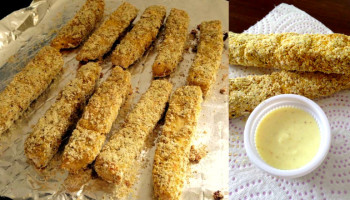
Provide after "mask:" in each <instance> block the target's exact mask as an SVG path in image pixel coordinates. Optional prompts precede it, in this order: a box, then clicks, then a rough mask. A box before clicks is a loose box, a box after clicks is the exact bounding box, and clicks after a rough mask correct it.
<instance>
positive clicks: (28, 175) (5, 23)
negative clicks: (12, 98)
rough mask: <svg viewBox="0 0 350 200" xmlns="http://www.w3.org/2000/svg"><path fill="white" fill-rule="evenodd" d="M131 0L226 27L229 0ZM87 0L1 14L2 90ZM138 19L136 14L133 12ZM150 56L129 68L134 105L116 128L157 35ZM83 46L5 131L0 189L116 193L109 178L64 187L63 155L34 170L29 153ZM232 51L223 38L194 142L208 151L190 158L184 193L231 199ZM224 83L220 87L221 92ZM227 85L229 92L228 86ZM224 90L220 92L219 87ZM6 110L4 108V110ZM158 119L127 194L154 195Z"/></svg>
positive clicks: (37, 1) (106, 67)
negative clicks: (195, 160) (27, 144)
mask: <svg viewBox="0 0 350 200" xmlns="http://www.w3.org/2000/svg"><path fill="white" fill-rule="evenodd" d="M105 1H106V6H105V18H106V16H108V14H110V13H112V12H113V11H114V10H115V9H116V8H117V7H118V6H119V5H120V4H121V1H120V0H105ZM129 2H130V3H132V4H133V5H135V6H136V7H137V8H139V9H140V13H139V16H140V14H141V13H142V12H143V10H144V9H145V8H146V7H147V6H149V5H154V4H159V5H164V6H166V7H167V9H168V13H169V11H170V9H171V8H173V7H176V8H179V9H183V10H186V11H187V12H188V13H189V16H190V19H191V21H190V28H189V29H190V30H191V29H195V28H196V27H197V25H198V24H200V23H201V22H202V21H205V20H214V19H215V20H216V19H218V20H221V21H222V23H223V27H224V31H226V32H227V31H228V2H227V1H224V0H191V1H187V0H177V1H172V0H152V1H140V0H138V1H137V0H130V1H129ZM83 3H84V0H34V1H33V2H32V4H31V5H30V7H28V8H25V9H22V10H19V11H16V12H14V13H12V14H10V15H9V16H7V17H5V18H4V19H3V20H1V21H0V54H1V55H2V56H1V58H0V66H1V67H0V91H1V90H3V89H4V88H5V87H6V85H7V84H8V83H9V81H10V80H11V79H12V77H13V76H14V74H15V73H17V72H18V71H20V70H21V69H22V68H23V67H24V66H25V65H26V63H27V62H28V61H29V60H30V59H31V58H32V57H33V56H34V55H35V53H36V52H37V51H38V50H39V49H40V48H41V47H42V46H43V45H47V44H48V42H49V41H50V40H51V39H52V38H53V37H54V36H55V35H56V33H57V30H58V29H59V28H60V27H61V26H62V25H64V24H65V23H66V22H67V21H68V20H69V19H71V18H72V17H73V16H74V14H75V12H76V11H77V10H78V9H79V8H80V7H81V5H82V4H83ZM136 20H138V18H137V19H136ZM160 40H161V37H160V39H158V41H157V42H155V45H154V46H153V47H152V48H151V49H149V50H148V52H147V53H146V55H145V56H144V57H143V58H142V59H141V60H140V61H138V62H137V63H136V64H134V65H133V66H131V67H130V68H129V69H128V70H129V71H130V72H131V74H132V86H133V91H134V94H133V95H132V96H131V98H130V103H129V104H128V105H129V106H125V107H123V109H122V111H121V114H120V115H119V116H118V118H117V120H116V122H115V124H114V125H113V128H112V131H111V132H114V131H115V130H117V129H118V127H119V125H120V123H121V122H122V121H123V118H124V117H125V115H126V113H127V112H128V111H129V110H130V109H131V108H132V106H133V105H134V104H135V103H136V102H137V101H138V100H139V98H140V96H141V95H142V94H143V93H144V92H145V91H146V89H147V88H148V87H149V85H150V83H151V80H152V73H151V66H152V63H153V61H154V59H155V56H156V49H157V47H158V44H159V41H160ZM78 51H79V48H77V49H74V50H71V51H64V52H63V56H64V60H65V65H64V70H63V73H62V74H61V75H60V76H59V77H58V78H57V79H56V80H55V81H54V83H53V84H52V85H51V86H50V87H49V88H48V89H47V91H46V92H45V93H44V94H43V95H41V96H40V97H39V98H38V99H37V100H36V101H35V102H34V103H33V104H32V105H31V107H30V108H29V109H28V110H27V111H26V112H25V114H24V116H23V117H21V119H19V120H18V121H16V122H15V124H14V125H13V126H12V127H11V128H10V130H9V131H8V132H6V133H4V134H3V135H2V136H1V137H0V177H1V178H0V196H7V197H10V198H13V199H103V198H107V199H108V198H114V197H115V196H114V194H115V193H118V191H119V190H120V188H117V187H115V186H113V185H111V184H108V183H106V182H104V181H102V180H101V179H99V178H97V177H93V179H92V180H90V181H89V182H87V183H86V184H84V185H83V186H82V188H81V189H80V190H79V191H78V192H75V193H68V192H66V190H65V185H64V184H63V182H64V180H65V179H66V177H67V172H65V171H63V170H61V169H59V164H60V154H59V153H58V154H57V155H56V156H55V158H54V160H53V161H52V162H51V163H50V166H48V167H47V168H46V169H44V170H37V169H35V168H34V167H33V166H32V165H30V164H28V162H27V159H26V157H25V155H24V147H23V144H24V141H25V139H26V137H27V136H28V134H29V133H30V132H31V131H32V127H33V125H35V124H36V122H37V121H38V119H39V118H40V117H42V116H43V115H44V113H45V111H46V110H47V109H48V108H49V107H50V105H51V104H52V103H53V102H54V101H55V99H56V97H57V94H58V92H59V91H60V90H61V89H62V88H63V87H64V86H65V85H66V84H67V83H68V82H69V81H70V80H71V79H72V78H74V76H75V74H76V70H77V68H78V66H79V63H78V61H76V60H75V56H76V54H77V52H78ZM194 55H195V54H194V53H193V52H191V51H188V52H186V53H185V55H184V60H183V61H182V62H181V64H180V65H179V66H178V68H177V69H176V71H175V72H174V73H173V74H172V75H171V76H170V78H169V81H170V82H172V83H173V84H174V89H176V88H177V87H180V86H182V85H184V84H185V82H186V77H187V73H188V69H189V67H190V66H191V64H192V61H193V58H194ZM102 66H103V70H102V71H103V74H104V76H103V78H102V80H101V81H103V80H105V79H106V78H107V77H108V74H109V72H110V69H111V67H112V65H111V62H110V59H109V57H107V58H106V59H105V60H104V61H103V63H102ZM227 82H228V51H227V44H225V51H224V54H223V59H222V65H221V67H220V69H219V73H218V76H217V81H216V83H215V84H214V86H213V88H212V91H211V94H210V95H209V96H208V97H207V98H206V100H205V101H204V103H203V104H202V111H201V114H200V118H199V124H198V128H197V133H196V136H195V140H194V145H195V146H197V147H201V146H206V149H207V150H208V154H207V155H206V156H205V157H204V158H203V159H202V160H201V161H200V163H199V164H192V165H191V171H190V172H189V176H188V179H187V181H186V184H185V187H184V190H183V199H191V200H192V199H212V198H213V197H212V195H213V193H214V192H215V191H217V190H220V191H221V192H222V193H223V194H224V195H225V198H228V104H227V99H228V96H227V95H228V88H227V87H228V85H227ZM220 90H221V93H220ZM223 91H224V92H223ZM222 93H223V94H222ZM0 112H1V111H0ZM160 130H161V125H160V126H158V127H157V128H156V130H155V131H154V138H153V139H152V141H151V142H150V146H149V148H147V149H145V150H144V151H143V152H142V156H141V158H140V173H139V175H138V182H137V183H136V184H135V186H134V187H133V188H132V191H131V193H130V195H128V196H127V197H125V198H126V199H145V200H147V199H152V198H153V197H152V195H153V192H152V190H153V189H152V179H151V169H152V163H153V154H154V150H155V146H154V144H155V140H156V138H157V136H158V134H159V132H160Z"/></svg>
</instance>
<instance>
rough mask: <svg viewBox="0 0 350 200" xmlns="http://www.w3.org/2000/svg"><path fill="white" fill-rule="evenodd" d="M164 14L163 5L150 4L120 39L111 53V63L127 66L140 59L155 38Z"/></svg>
mask: <svg viewBox="0 0 350 200" xmlns="http://www.w3.org/2000/svg"><path fill="white" fill-rule="evenodd" d="M165 15H166V9H165V7H164V6H150V7H148V8H146V10H145V11H144V12H143V14H142V15H141V18H140V20H139V21H137V22H136V24H135V26H134V27H133V28H132V29H131V31H130V32H128V33H127V34H126V36H125V37H124V38H123V39H122V40H121V41H120V44H119V45H117V47H116V49H115V50H114V51H113V53H112V57H111V58H112V63H113V64H114V65H117V66H121V67H123V68H128V67H129V66H130V65H131V64H133V63H134V62H135V61H136V60H138V59H140V58H141V57H142V55H143V54H144V52H145V51H146V49H147V48H148V47H149V46H150V45H151V44H152V42H153V41H154V40H155V39H156V37H157V35H158V32H159V29H160V27H161V26H162V24H163V20H164V18H165Z"/></svg>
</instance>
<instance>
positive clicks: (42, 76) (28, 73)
mask: <svg viewBox="0 0 350 200" xmlns="http://www.w3.org/2000/svg"><path fill="white" fill-rule="evenodd" d="M62 67H63V59H62V55H61V54H60V52H59V51H57V50H56V49H54V48H52V47H49V46H45V47H43V48H42V49H41V50H40V51H39V52H38V53H37V54H36V56H35V57H34V58H33V59H32V60H31V61H30V62H29V63H28V64H27V65H26V66H25V67H24V68H23V69H22V70H21V71H20V72H19V73H18V74H16V75H15V76H14V78H13V80H12V81H11V82H10V83H9V84H8V85H7V87H6V88H5V89H4V90H3V91H2V92H1V93H0V135H1V134H2V133H3V132H5V131H6V130H7V129H8V128H9V127H10V126H11V125H12V124H13V123H14V121H15V120H17V119H18V118H19V117H20V116H21V115H22V114H23V112H24V111H25V110H26V109H27V108H28V107H29V105H30V104H31V103H32V102H33V101H34V100H35V99H37V98H38V97H39V96H40V95H41V94H42V93H43V92H44V91H45V90H46V88H47V87H48V86H49V85H50V83H51V82H52V81H53V79H54V78H55V77H56V76H57V75H58V74H59V72H60V71H61V70H62Z"/></svg>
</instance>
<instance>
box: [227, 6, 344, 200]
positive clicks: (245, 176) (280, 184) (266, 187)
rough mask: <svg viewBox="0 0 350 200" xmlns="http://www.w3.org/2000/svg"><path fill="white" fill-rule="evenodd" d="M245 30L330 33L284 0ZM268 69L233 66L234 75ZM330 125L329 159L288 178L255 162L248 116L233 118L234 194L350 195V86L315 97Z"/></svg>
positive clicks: (252, 196) (267, 196) (276, 196)
mask: <svg viewBox="0 0 350 200" xmlns="http://www.w3.org/2000/svg"><path fill="white" fill-rule="evenodd" d="M245 32H246V33H253V34H258V33H263V34H267V33H282V32H296V33H324V34H327V33H332V31H331V30H329V29H328V28H327V27H326V26H324V25H323V24H322V23H320V22H319V21H317V20H316V19H314V18H312V17H311V16H310V15H308V14H307V13H305V12H304V11H302V10H300V9H298V8H296V7H294V6H292V5H288V4H280V5H279V6H277V7H275V9H273V10H272V11H271V12H270V13H269V14H268V15H267V16H266V17H264V18H263V19H262V20H261V21H259V22H258V23H256V24H255V25H254V26H252V27H250V28H249V29H248V30H246V31H245ZM266 72H269V70H263V69H257V68H253V67H238V66H231V67H230V77H231V78H233V77H237V76H245V75H248V74H261V73H266ZM316 103H318V104H319V105H320V106H321V108H322V109H323V110H324V111H325V113H326V115H327V117H328V119H329V121H330V125H331V131H332V143H331V148H330V150H329V153H328V155H327V157H326V159H325V161H324V162H323V163H322V164H321V166H320V167H319V168H317V169H316V170H315V171H314V172H312V173H311V174H309V175H307V176H304V177H301V178H297V179H284V178H279V177H275V176H271V175H269V174H267V173H265V172H263V171H261V170H260V169H258V168H257V167H255V166H254V165H253V164H252V163H251V162H250V161H249V158H248V157H247V154H246V152H245V149H244V142H243V130H244V125H245V121H246V118H238V119H233V120H230V179H229V184H230V199H269V200H272V199H278V200H280V199H350V126H349V123H350V91H342V92H339V93H337V94H335V95H333V96H331V97H327V98H322V99H318V100H316Z"/></svg>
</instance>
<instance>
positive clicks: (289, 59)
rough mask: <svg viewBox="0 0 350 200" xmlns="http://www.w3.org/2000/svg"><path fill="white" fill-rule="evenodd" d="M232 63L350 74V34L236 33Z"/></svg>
mask: <svg viewBox="0 0 350 200" xmlns="http://www.w3.org/2000/svg"><path fill="white" fill-rule="evenodd" d="M229 44H230V64H232V65H244V66H255V67H264V68H277V69H284V70H297V71H306V72H314V71H320V72H324V73H337V74H350V56H349V55H350V37H349V36H346V35H342V34H297V33H278V34H267V35H263V34H244V33H243V34H236V33H231V32H230V38H229Z"/></svg>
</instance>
